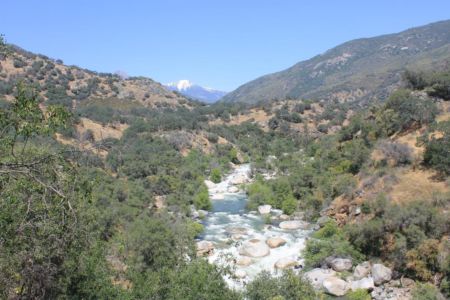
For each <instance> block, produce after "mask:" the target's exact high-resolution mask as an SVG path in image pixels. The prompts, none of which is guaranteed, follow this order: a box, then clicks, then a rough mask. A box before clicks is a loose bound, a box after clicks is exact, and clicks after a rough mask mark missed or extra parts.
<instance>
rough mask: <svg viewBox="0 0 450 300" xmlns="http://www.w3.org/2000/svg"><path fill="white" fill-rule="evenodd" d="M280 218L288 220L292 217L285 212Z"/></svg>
mask: <svg viewBox="0 0 450 300" xmlns="http://www.w3.org/2000/svg"><path fill="white" fill-rule="evenodd" d="M279 218H280V220H282V221H287V220H289V219H290V217H289V216H288V215H285V214H281V215H280V217H279Z"/></svg>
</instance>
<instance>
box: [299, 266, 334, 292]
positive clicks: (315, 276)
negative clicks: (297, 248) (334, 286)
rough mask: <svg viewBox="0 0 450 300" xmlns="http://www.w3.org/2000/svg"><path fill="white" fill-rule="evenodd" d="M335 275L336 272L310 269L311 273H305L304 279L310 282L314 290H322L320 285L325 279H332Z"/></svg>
mask: <svg viewBox="0 0 450 300" xmlns="http://www.w3.org/2000/svg"><path fill="white" fill-rule="evenodd" d="M335 275H336V272H335V271H333V270H331V269H320V268H316V269H312V270H311V271H308V272H306V273H305V278H306V279H308V280H309V281H310V282H311V285H312V286H313V287H314V288H315V289H320V288H322V283H323V281H324V280H325V279H327V278H330V277H334V276H335Z"/></svg>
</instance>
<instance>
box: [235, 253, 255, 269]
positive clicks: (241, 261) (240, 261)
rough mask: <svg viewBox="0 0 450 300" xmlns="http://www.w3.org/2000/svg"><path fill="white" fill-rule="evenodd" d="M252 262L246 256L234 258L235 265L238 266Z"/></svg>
mask: <svg viewBox="0 0 450 300" xmlns="http://www.w3.org/2000/svg"><path fill="white" fill-rule="evenodd" d="M252 263H253V260H252V259H251V258H250V257H248V256H240V257H238V258H237V259H236V265H238V266H243V267H246V266H250V265H251V264H252Z"/></svg>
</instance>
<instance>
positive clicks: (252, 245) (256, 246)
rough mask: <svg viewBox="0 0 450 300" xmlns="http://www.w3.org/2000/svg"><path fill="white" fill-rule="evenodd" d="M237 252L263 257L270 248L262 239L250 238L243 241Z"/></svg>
mask: <svg viewBox="0 0 450 300" xmlns="http://www.w3.org/2000/svg"><path fill="white" fill-rule="evenodd" d="M239 254H240V255H245V256H249V257H264V256H267V255H269V254H270V248H269V246H267V244H266V243H265V242H264V241H261V240H258V239H251V240H249V241H246V242H244V243H243V245H242V246H241V248H240V249H239Z"/></svg>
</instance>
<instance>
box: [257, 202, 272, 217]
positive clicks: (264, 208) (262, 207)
mask: <svg viewBox="0 0 450 300" xmlns="http://www.w3.org/2000/svg"><path fill="white" fill-rule="evenodd" d="M271 210H272V205H267V204H266V205H260V206H258V212H259V213H260V214H261V215H267V214H270V211H271Z"/></svg>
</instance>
